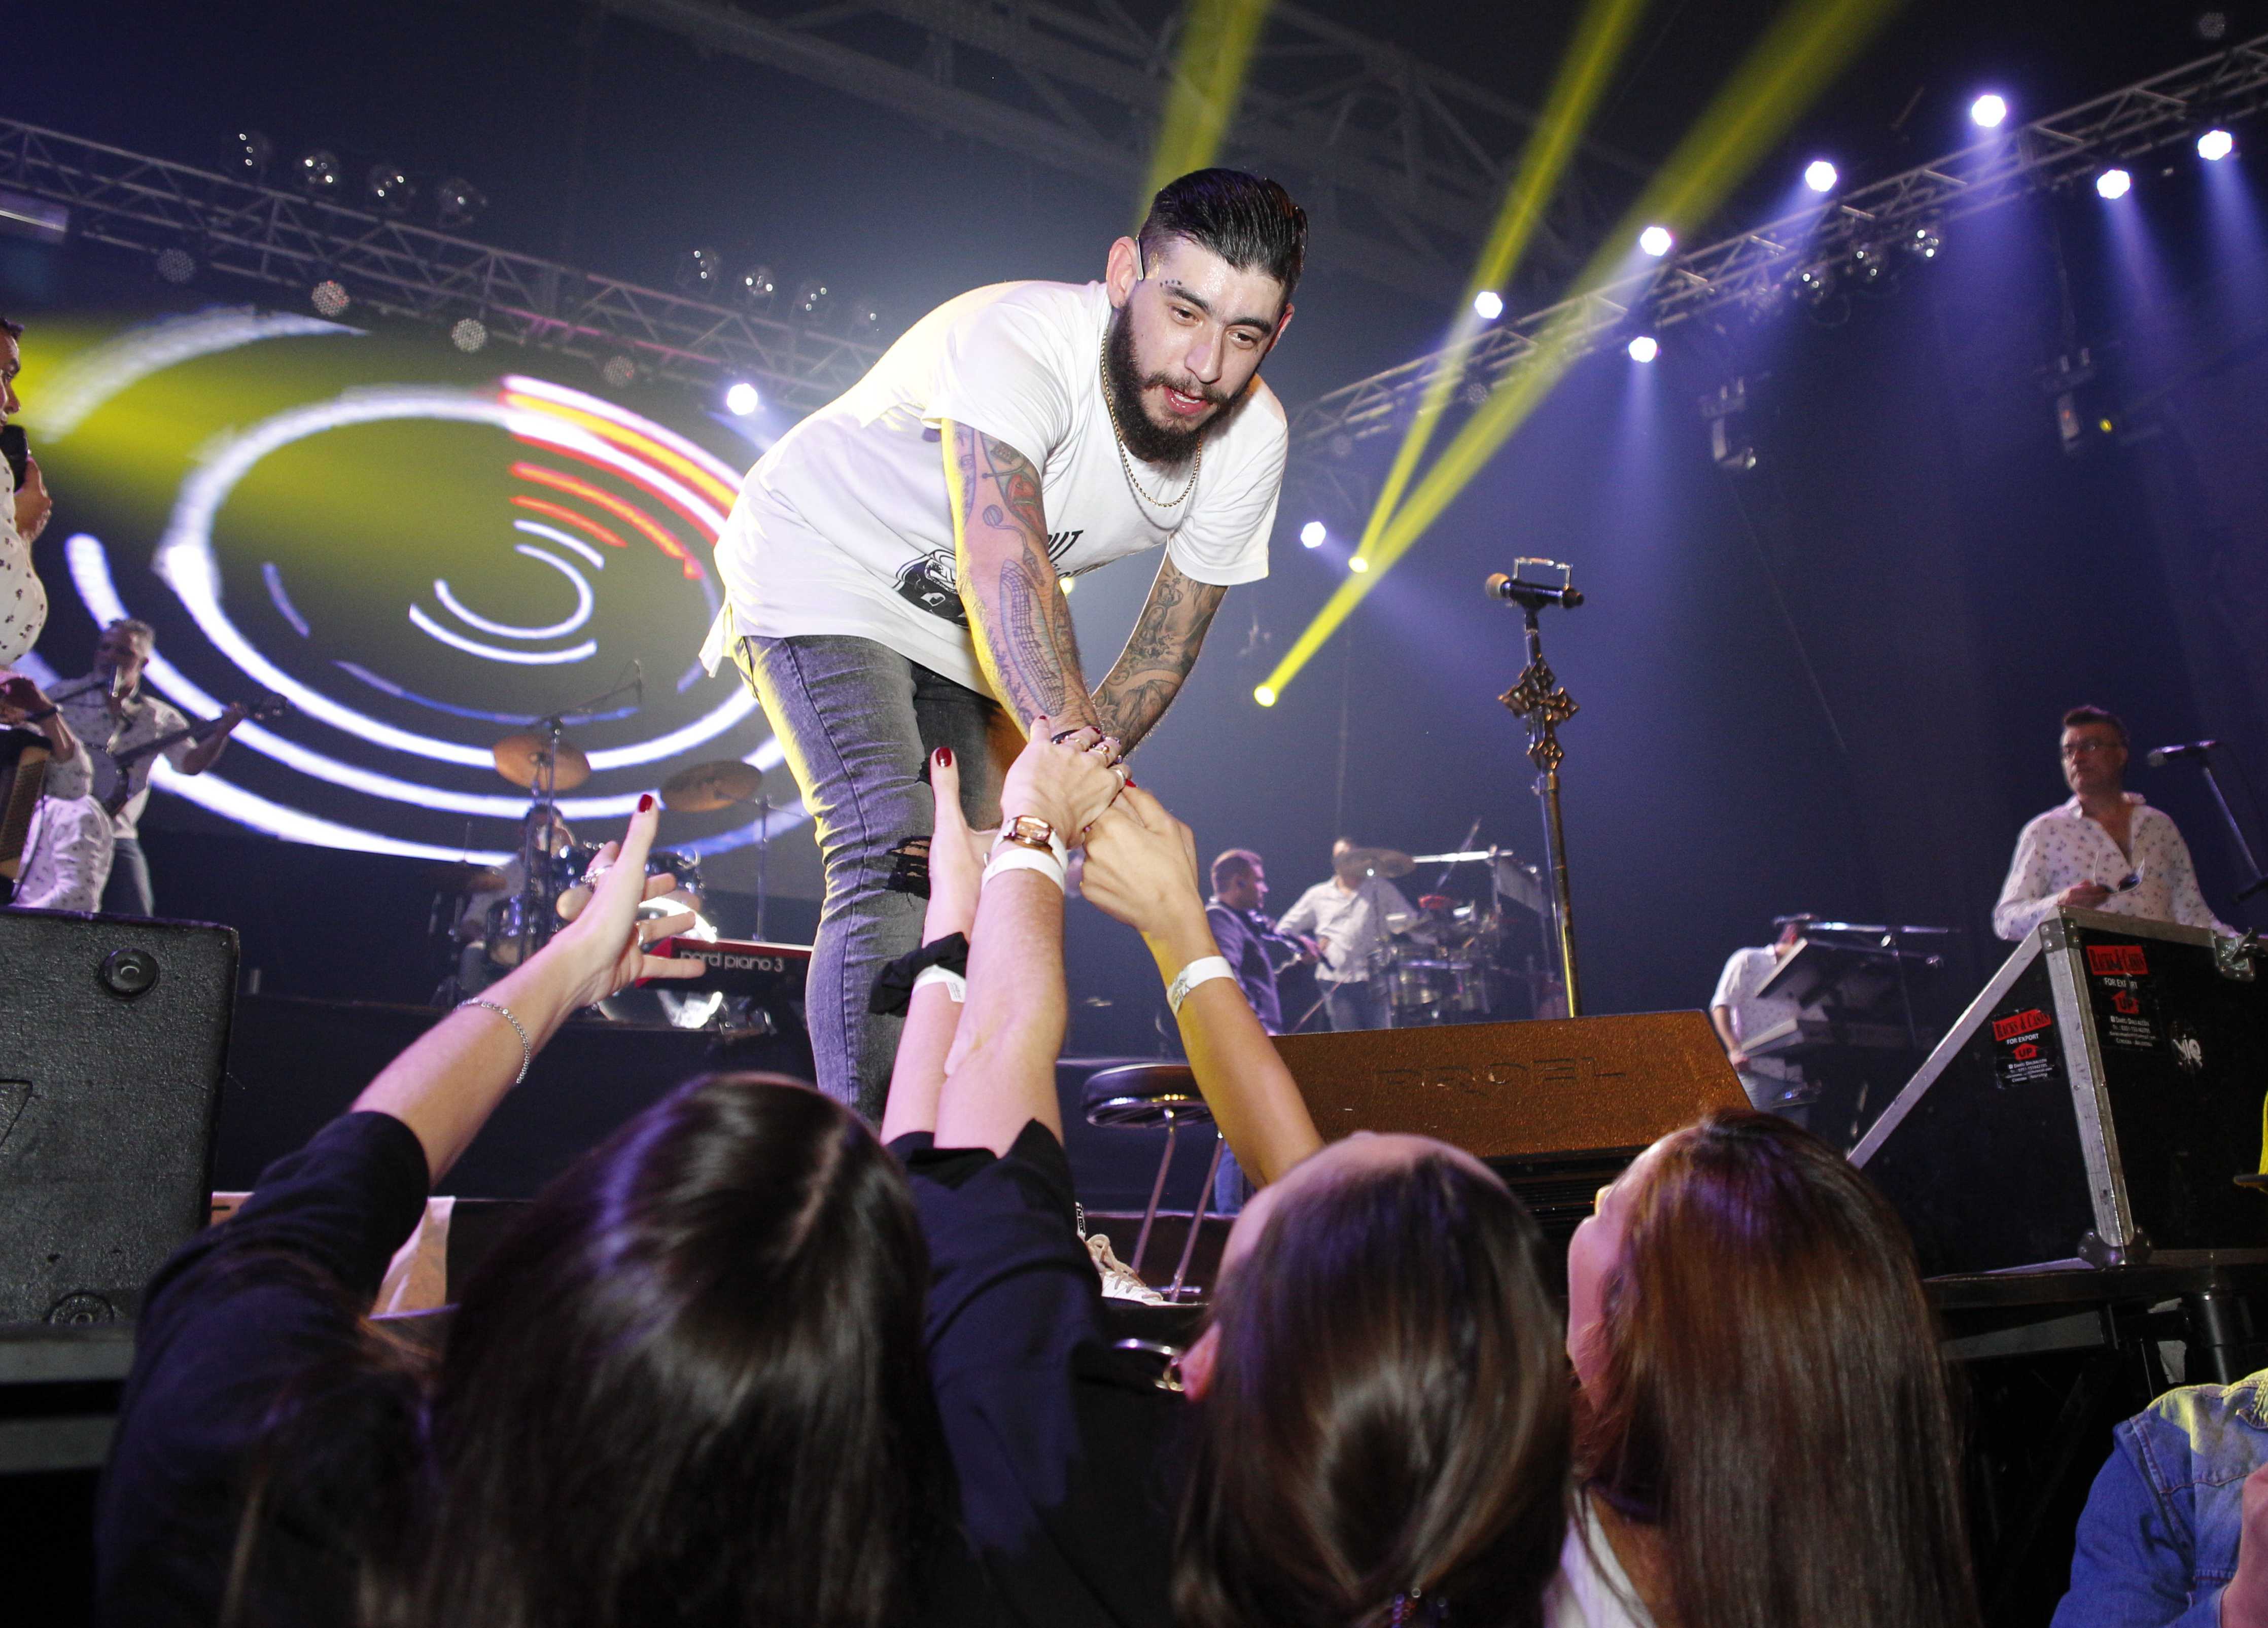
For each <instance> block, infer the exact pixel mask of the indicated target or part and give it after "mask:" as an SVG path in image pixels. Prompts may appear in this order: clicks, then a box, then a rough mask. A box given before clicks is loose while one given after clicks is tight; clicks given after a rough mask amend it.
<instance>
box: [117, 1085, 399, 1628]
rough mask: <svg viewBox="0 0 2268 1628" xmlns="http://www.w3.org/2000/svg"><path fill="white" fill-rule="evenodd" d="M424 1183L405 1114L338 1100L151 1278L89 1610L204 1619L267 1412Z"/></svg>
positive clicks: (336, 1337) (356, 1298)
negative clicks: (248, 1193) (302, 1141)
mask: <svg viewBox="0 0 2268 1628" xmlns="http://www.w3.org/2000/svg"><path fill="white" fill-rule="evenodd" d="M427 1188H428V1177H427V1171H426V1168H425V1153H424V1150H423V1147H421V1146H420V1145H419V1144H418V1141H417V1138H416V1136H415V1135H414V1134H413V1133H412V1132H411V1131H410V1130H409V1127H408V1126H407V1125H405V1124H403V1123H401V1121H400V1120H398V1119H396V1118H394V1116H391V1115H388V1114H349V1115H347V1116H344V1117H342V1118H340V1119H336V1120H334V1121H333V1122H332V1123H330V1124H328V1125H327V1126H325V1127H324V1128H323V1129H322V1130H321V1131H318V1132H317V1133H316V1134H315V1136H314V1138H313V1139H312V1140H311V1141H309V1142H308V1144H307V1145H306V1146H305V1147H304V1148H302V1149H300V1150H299V1151H298V1153H292V1154H291V1155H289V1156H287V1157H285V1158H284V1159H280V1160H276V1163H274V1164H273V1165H270V1166H269V1168H268V1169H267V1170H266V1171H265V1172H263V1173H262V1174H261V1178H260V1184H259V1186H258V1187H257V1188H256V1189H255V1190H254V1193H253V1196H252V1197H250V1198H249V1199H247V1201H246V1203H245V1204H244V1207H243V1208H242V1209H241V1210H239V1211H238V1212H237V1213H236V1214H235V1215H234V1216H232V1217H231V1218H230V1219H228V1220H226V1221H224V1222H223V1223H221V1224H220V1225H219V1226H217V1227H209V1228H207V1229H206V1230H205V1231H204V1232H203V1233H202V1234H199V1235H198V1236H197V1237H196V1238H195V1239H193V1240H191V1241H189V1242H188V1243H187V1244H184V1245H183V1246H182V1247H181V1248H180V1249H179V1250H177V1251H176V1252H175V1253H174V1255H173V1258H172V1259H171V1260H170V1261H168V1262H167V1263H166V1265H165V1266H164V1267H163V1268H161V1269H160V1270H159V1271H158V1275H157V1277H156V1278H153V1279H151V1285H150V1289H149V1292H148V1294H147V1296H146V1298H145V1299H144V1303H143V1310H142V1316H141V1319H140V1322H139V1323H138V1324H137V1326H136V1330H135V1351H134V1367H133V1371H132V1373H131V1374H129V1375H128V1378H127V1381H126V1388H125V1392H124V1395H123V1396H122V1400H121V1403H120V1406H119V1419H118V1433H117V1435H116V1437H115V1439H114V1441H113V1443H112V1446H111V1453H110V1462H109V1464H108V1465H107V1468H106V1469H105V1470H104V1472H103V1482H102V1490H101V1494H100V1501H99V1508H98V1512H97V1517H96V1554H97V1562H98V1595H99V1602H100V1613H99V1614H100V1618H101V1620H103V1621H105V1622H109V1623H124V1622H129V1621H132V1622H157V1623H171V1622H184V1623H186V1622H192V1621H202V1622H205V1623H210V1622H211V1621H212V1620H213V1617H214V1614H215V1610H216V1609H217V1604H218V1602H219V1598H220V1588H221V1583H222V1579H223V1578H224V1576H225V1568H226V1565H227V1558H228V1554H229V1547H230V1544H231V1543H232V1541H233V1536H234V1532H235V1527H236V1520H237V1510H238V1502H239V1492H240V1490H241V1477H242V1475H243V1472H244V1470H245V1468H246V1465H247V1461H248V1457H249V1454H250V1452H251V1449H252V1448H253V1446H254V1443H255V1441H256V1440H257V1438H258V1436H259V1434H260V1433H261V1429H262V1427H263V1425H264V1424H265V1421H266V1419H267V1418H268V1416H269V1411H270V1410H271V1409H272V1408H273V1407H274V1406H275V1405H276V1402H277V1401H278V1399H279V1398H281V1397H283V1396H285V1395H286V1394H288V1393H289V1392H290V1391H291V1388H292V1386H293V1383H294V1381H297V1380H298V1379H300V1378H301V1377H302V1376H304V1375H306V1374H307V1373H309V1372H310V1371H311V1370H312V1369H313V1368H314V1367H315V1366H317V1365H319V1364H321V1363H323V1362H325V1361H327V1360H328V1359H336V1358H339V1357H342V1356H345V1357H349V1358H351V1356H352V1353H354V1352H356V1351H357V1350H358V1349H359V1344H358V1342H359V1339H360V1334H359V1326H358V1325H359V1317H360V1314H361V1313H362V1311H363V1310H364V1309H365V1308H367V1307H368V1306H369V1304H370V1301H371V1299H372V1297H373V1296H374V1295H375V1294H376V1293H378V1287H379V1282H380V1280H381V1279H382V1278H384V1276H385V1274H386V1268H387V1263H388V1262H389V1261H390V1260H391V1259H392V1258H393V1256H394V1251H395V1250H397V1249H400V1248H401V1245H402V1243H403V1241H405V1240H407V1239H408V1238H409V1234H411V1232H412V1231H414V1230H415V1229H416V1226H417V1222H418V1219H419V1218H420V1217H421V1216H422V1215H423V1212H424V1206H425V1198H426V1192H427ZM311 1605H312V1602H311ZM324 1615H325V1614H324V1613H323V1612H321V1611H320V1610H313V1609H311V1610H310V1611H309V1613H308V1619H309V1620H311V1621H313V1620H320V1619H321V1617H323V1616H324Z"/></svg>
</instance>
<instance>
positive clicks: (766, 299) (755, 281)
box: [740, 266, 779, 311]
mask: <svg viewBox="0 0 2268 1628" xmlns="http://www.w3.org/2000/svg"><path fill="white" fill-rule="evenodd" d="M778 292H779V279H778V278H777V277H776V276H773V275H772V269H771V268H770V266H751V267H749V268H748V269H747V270H746V271H743V272H742V273H741V274H740V298H742V299H744V300H746V301H747V303H748V304H750V305H752V306H755V307H756V309H757V310H759V311H761V310H762V309H763V308H764V307H765V306H769V305H770V304H771V303H772V296H773V295H774V294H777V293H778Z"/></svg>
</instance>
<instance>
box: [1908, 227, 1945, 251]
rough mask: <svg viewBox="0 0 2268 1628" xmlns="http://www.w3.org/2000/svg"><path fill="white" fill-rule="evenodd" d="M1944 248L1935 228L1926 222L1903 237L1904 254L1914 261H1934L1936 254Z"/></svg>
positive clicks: (1943, 241) (1943, 243)
mask: <svg viewBox="0 0 2268 1628" xmlns="http://www.w3.org/2000/svg"><path fill="white" fill-rule="evenodd" d="M1905 247H1906V253H1907V254H1911V255H1912V256H1913V257H1914V258H1915V259H1916V260H1935V259H1936V258H1937V252H1938V251H1939V250H1940V249H1941V248H1943V247H1945V239H1943V238H1941V237H1940V236H1939V235H1938V232H1937V228H1936V227H1935V226H1933V225H1929V224H1928V223H1927V222H1924V223H1923V224H1922V225H1918V226H1916V227H1915V228H1914V229H1913V230H1912V231H1911V232H1908V233H1906V236H1905Z"/></svg>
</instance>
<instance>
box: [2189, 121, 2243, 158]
mask: <svg viewBox="0 0 2268 1628" xmlns="http://www.w3.org/2000/svg"><path fill="white" fill-rule="evenodd" d="M2197 147H2198V158H2203V159H2204V160H2205V162H2206V163H2208V164H2218V163H2220V161H2221V160H2222V159H2223V158H2227V157H2228V155H2229V154H2230V153H2232V152H2235V151H2236V137H2235V136H2231V135H2230V134H2229V133H2228V131H2227V130H2224V129H2218V128H2216V129H2210V130H2207V131H2206V132H2205V134H2204V135H2202V136H2198V143H2197Z"/></svg>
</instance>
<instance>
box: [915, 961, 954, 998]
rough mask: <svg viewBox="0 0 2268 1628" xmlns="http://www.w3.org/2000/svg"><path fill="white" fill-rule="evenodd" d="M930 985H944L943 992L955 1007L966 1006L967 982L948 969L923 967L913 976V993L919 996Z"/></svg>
mask: <svg viewBox="0 0 2268 1628" xmlns="http://www.w3.org/2000/svg"><path fill="white" fill-rule="evenodd" d="M932 983H942V984H944V985H945V992H946V994H948V995H950V996H952V997H953V999H954V1005H956V1006H967V1005H968V979H967V978H965V977H963V976H961V974H959V973H957V972H955V971H954V969H952V968H950V967H924V968H923V969H921V971H920V972H918V973H917V974H916V975H915V976H914V987H913V992H914V993H915V994H917V995H918V994H920V993H921V992H922V991H923V990H924V989H926V988H927V987H928V986H929V985H931V984H932Z"/></svg>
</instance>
